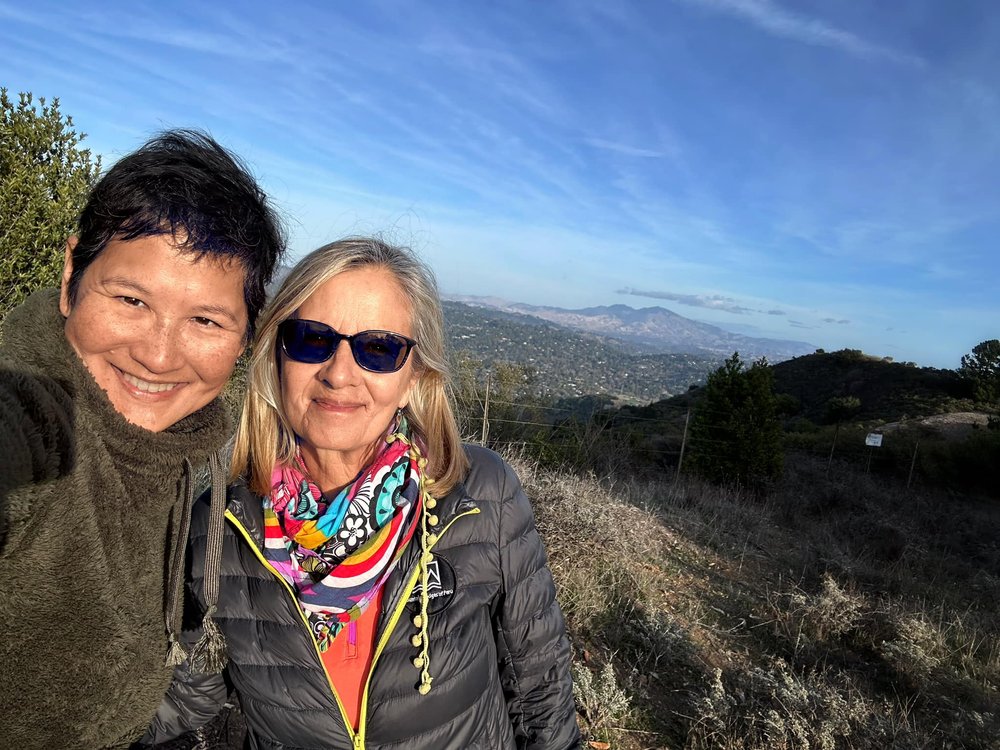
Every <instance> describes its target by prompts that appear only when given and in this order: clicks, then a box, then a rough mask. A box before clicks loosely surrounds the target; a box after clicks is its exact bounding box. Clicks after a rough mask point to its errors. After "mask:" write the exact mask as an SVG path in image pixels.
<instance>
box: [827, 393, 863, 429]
mask: <svg viewBox="0 0 1000 750" xmlns="http://www.w3.org/2000/svg"><path fill="white" fill-rule="evenodd" d="M859 411H861V399H860V398H858V397H857V396H834V397H833V398H831V399H830V400H829V401H827V402H826V415H825V421H826V422H827V423H828V424H840V423H841V422H846V421H847V420H848V419H850V418H851V417H853V416H854V415H855V414H857V413H858V412H859Z"/></svg>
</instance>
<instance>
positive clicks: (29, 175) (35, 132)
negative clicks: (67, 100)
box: [0, 88, 101, 318]
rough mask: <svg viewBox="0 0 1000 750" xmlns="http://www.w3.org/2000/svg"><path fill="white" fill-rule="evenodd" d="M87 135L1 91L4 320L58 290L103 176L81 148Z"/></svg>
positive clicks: (55, 110)
mask: <svg viewBox="0 0 1000 750" xmlns="http://www.w3.org/2000/svg"><path fill="white" fill-rule="evenodd" d="M85 137H86V136H85V135H84V134H82V133H77V132H76V131H75V130H74V129H73V120H72V118H71V117H68V116H66V117H64V116H63V114H62V112H61V111H60V110H59V100H58V99H53V100H52V103H51V104H48V103H46V101H45V99H43V98H41V97H39V98H38V100H37V104H36V103H35V101H34V100H33V99H32V96H31V94H29V93H22V94H20V95H19V99H18V101H17V102H14V101H13V100H11V99H10V98H9V97H8V96H7V89H4V88H0V318H2V317H3V316H4V315H6V314H7V312H8V311H9V310H10V309H11V308H13V307H15V306H16V305H18V304H19V303H20V302H21V301H22V300H23V299H24V298H25V297H26V296H27V295H28V294H29V293H30V292H31V291H33V290H34V289H37V288H39V287H43V286H54V285H56V284H57V283H58V281H59V276H60V273H61V271H62V262H63V254H64V249H65V246H66V238H67V237H68V236H69V235H70V234H72V232H73V228H74V226H75V224H76V220H77V217H78V216H79V215H80V211H81V210H82V208H83V205H84V203H85V202H86V199H87V194H88V193H89V192H90V190H91V188H92V187H93V185H94V183H95V182H96V181H97V178H98V175H99V173H100V168H101V162H100V159H99V158H98V157H94V156H91V153H90V150H89V149H81V148H80V143H81V142H82V141H83V139H84V138H85Z"/></svg>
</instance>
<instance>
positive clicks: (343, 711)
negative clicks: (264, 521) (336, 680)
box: [226, 509, 363, 748]
mask: <svg viewBox="0 0 1000 750" xmlns="http://www.w3.org/2000/svg"><path fill="white" fill-rule="evenodd" d="M226 518H228V519H229V521H230V522H231V523H232V524H233V526H235V527H236V530H237V531H239V532H240V534H241V535H242V536H243V538H244V539H245V540H246V542H247V544H249V545H250V549H252V550H253V552H254V554H255V555H257V559H258V560H260V562H261V564H262V565H263V566H264V567H265V568H266V569H267V570H269V571H271V573H272V574H273V575H274V577H275V578H277V579H278V580H279V581H280V582H281V585H282V586H284V587H285V590H286V591H287V592H288V595H289V596H290V597H292V602H293V603H294V604H295V611H296V612H298V613H299V617H300V618H301V619H302V625H303V626H304V627H305V629H306V634H307V635H308V636H309V640H310V641H312V645H313V648H314V649H315V650H316V658H317V659H319V665H320V668H321V669H322V670H323V676H324V677H326V684H327V686H328V687H329V688H330V692H331V693H332V694H333V698H334V700H335V701H337V707H338V708H339V709H340V715H341V717H342V718H343V720H344V726H345V727H346V728H347V735H348V736H349V737H350V739H351V742H352V744H353V745H354V747H356V748H361V747H363V745H361V744H359V743H358V741H359V739H360V735H356V734H355V732H354V729H353V727H352V726H351V721H350V719H348V717H347V711H346V709H345V708H344V704H343V703H342V702H341V700H340V696H339V695H337V689H336V688H335V687H334V686H333V681H332V680H331V679H330V674H329V673H328V672H327V671H326V666H325V665H324V664H323V654H322V653H321V652H320V650H319V644H318V643H317V642H316V636H314V635H313V633H312V629H311V628H310V627H309V619H308V618H307V617H306V614H305V612H303V611H302V607H300V606H299V601H298V599H296V598H295V591H294V590H293V589H292V587H291V585H290V584H289V583H288V581H286V580H285V579H284V577H282V575H281V573H279V572H278V571H277V570H275V569H274V568H273V567H272V566H271V563H269V562H268V561H267V558H266V557H264V554H263V553H262V552H261V551H260V548H259V547H258V546H257V543H256V542H255V541H254V539H253V537H252V536H250V532H249V531H247V530H246V527H245V526H244V525H243V524H242V523H241V522H240V520H239V519H238V518H237V517H236V516H235V515H234V514H233V513H232V512H231V511H230V510H228V509H227V510H226Z"/></svg>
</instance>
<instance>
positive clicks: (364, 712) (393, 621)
mask: <svg viewBox="0 0 1000 750" xmlns="http://www.w3.org/2000/svg"><path fill="white" fill-rule="evenodd" d="M478 514H479V508H473V509H472V510H467V511H465V512H464V513H459V514H458V515H456V516H455V517H454V518H452V519H451V520H450V521H449V522H448V524H447V525H446V526H445V527H444V528H443V529H441V531H440V532H438V533H437V534H435V535H434V539H433V541H432V543H430V544H428V545H427V551H428V552H430V551H431V550H433V549H434V547H435V545H437V543H438V542H439V541H441V537H443V536H444V535H445V534H446V533H447V532H448V529H450V528H451V527H452V524H454V523H455V521H457V520H458V519H459V518H462V517H463V516H474V515H478ZM419 575H420V561H419V559H418V560H417V565H416V566H415V567H414V569H413V572H412V573H411V574H410V580H409V581H407V582H406V586H404V587H403V595H402V596H401V597H400V598H399V602H398V603H397V604H396V609H395V610H394V611H393V613H392V617H391V618H390V619H389V623H388V624H387V625H386V627H385V630H384V631H383V632H382V637H381V638H380V639H379V642H378V645H377V646H376V647H375V655H374V656H372V665H371V667H370V668H369V670H368V677H367V678H365V689H364V692H363V693H362V694H361V720H360V721H359V722H358V733H357V736H355V738H354V748H355V750H364V746H365V728H366V726H365V725H366V724H367V721H368V688H369V686H370V685H371V681H372V675H373V674H374V673H375V665H376V664H378V658H379V657H380V656H381V655H382V652H383V651H384V650H385V647H386V644H388V643H389V637H390V636H391V635H392V634H393V632H394V631H395V630H396V625H397V624H398V623H399V618H400V616H401V615H402V614H403V610H404V609H405V608H406V600H407V599H409V598H410V594H411V593H412V592H413V587H414V586H415V585H416V583H417V577H418V576H419Z"/></svg>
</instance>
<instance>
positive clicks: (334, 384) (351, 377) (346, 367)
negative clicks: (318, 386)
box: [318, 339, 362, 388]
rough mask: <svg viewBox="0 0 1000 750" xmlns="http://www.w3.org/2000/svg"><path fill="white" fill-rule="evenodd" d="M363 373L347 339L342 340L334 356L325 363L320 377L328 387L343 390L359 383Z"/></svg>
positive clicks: (334, 351)
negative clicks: (360, 375)
mask: <svg viewBox="0 0 1000 750" xmlns="http://www.w3.org/2000/svg"><path fill="white" fill-rule="evenodd" d="M361 372H362V370H361V368H360V367H358V363H357V362H355V361H354V354H353V353H352V352H351V345H350V343H349V342H348V341H347V339H342V340H341V341H340V342H339V343H338V344H337V348H336V349H334V350H333V356H332V357H330V359H328V360H327V361H326V362H324V363H323V365H322V366H321V368H320V371H319V373H318V375H319V377H320V379H321V380H322V381H323V382H324V383H325V384H326V385H327V386H329V387H331V388H342V387H344V386H347V385H353V384H355V383H357V382H358V377H359V374H360V373H361Z"/></svg>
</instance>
